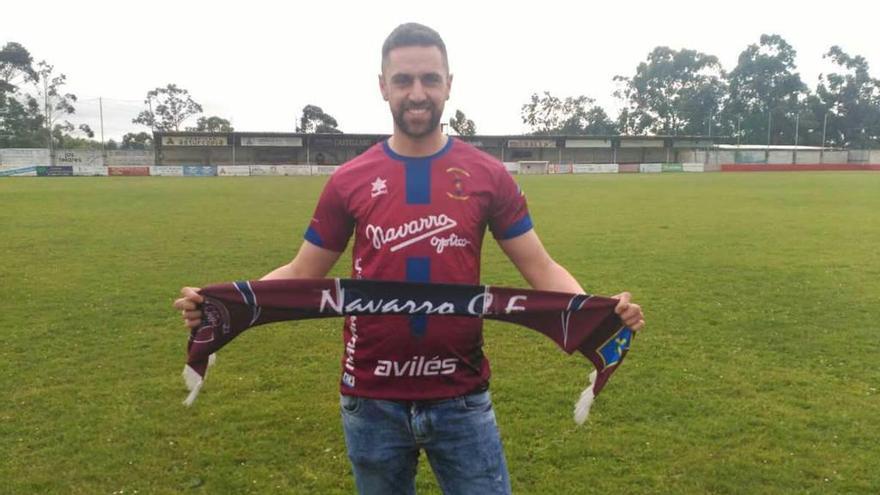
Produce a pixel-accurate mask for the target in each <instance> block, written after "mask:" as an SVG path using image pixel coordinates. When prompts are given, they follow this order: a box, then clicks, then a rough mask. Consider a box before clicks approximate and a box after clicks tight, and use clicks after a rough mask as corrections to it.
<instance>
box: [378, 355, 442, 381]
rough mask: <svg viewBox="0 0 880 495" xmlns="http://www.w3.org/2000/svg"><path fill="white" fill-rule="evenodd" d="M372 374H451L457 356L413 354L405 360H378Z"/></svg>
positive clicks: (394, 375) (398, 375) (397, 375)
mask: <svg viewBox="0 0 880 495" xmlns="http://www.w3.org/2000/svg"><path fill="white" fill-rule="evenodd" d="M377 363H378V364H377V365H376V369H375V370H373V374H374V375H376V376H393V377H400V376H437V375H451V374H453V373H455V370H456V369H458V358H446V359H440V356H434V357H432V358H427V357H425V356H413V357H412V359H407V360H406V361H386V360H382V359H380V360H378V361H377Z"/></svg>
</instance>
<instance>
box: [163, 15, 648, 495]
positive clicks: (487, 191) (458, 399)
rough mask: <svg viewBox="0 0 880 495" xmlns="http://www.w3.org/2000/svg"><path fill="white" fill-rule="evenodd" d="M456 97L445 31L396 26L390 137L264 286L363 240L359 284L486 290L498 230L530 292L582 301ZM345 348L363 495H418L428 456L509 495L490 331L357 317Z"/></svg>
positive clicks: (319, 266) (353, 168)
mask: <svg viewBox="0 0 880 495" xmlns="http://www.w3.org/2000/svg"><path fill="white" fill-rule="evenodd" d="M451 87H452V75H451V74H450V73H449V64H448V60H447V56H446V47H445V44H444V43H443V40H442V39H441V38H440V36H439V35H438V34H437V32H435V31H434V30H432V29H430V28H428V27H426V26H422V25H419V24H403V25H401V26H399V27H397V28H396V29H395V30H394V31H393V32H392V33H391V34H390V35H389V36H388V38H387V39H386V40H385V43H384V45H383V47H382V73H381V74H380V75H379V89H380V91H381V93H382V97H383V98H384V99H385V100H386V101H387V102H388V106H389V108H390V110H391V115H392V117H393V119H394V133H393V135H392V136H391V137H390V138H389V139H388V140H387V141H384V142H381V143H378V144H376V145H375V146H373V147H371V148H370V149H368V150H367V151H365V152H364V153H363V154H361V155H360V156H358V157H357V158H355V159H354V160H352V161H350V162H348V163H346V164H345V165H343V166H341V167H340V168H339V170H338V171H337V172H336V173H335V174H333V175H332V176H331V177H330V179H329V181H328V182H327V185H326V186H325V188H324V191H323V192H322V194H321V197H320V199H319V201H318V206H317V208H316V210H315V214H314V217H313V218H312V220H311V222H310V225H309V227H308V229H307V230H306V233H305V241H304V242H303V244H302V246H301V247H300V249H299V252H298V253H297V255H296V257H295V258H294V259H293V261H291V262H290V263H288V264H286V265H284V266H282V267H280V268H278V269H276V270H274V271H272V272H271V273H269V274H267V275H266V276H265V277H263V279H282V278H322V277H324V276H326V274H327V273H328V272H329V270H330V268H331V267H332V266H333V264H334V263H335V262H336V261H337V260H338V259H339V256H340V254H341V253H342V252H343V251H344V250H345V248H346V245H347V243H348V240H349V238H350V237H351V235H352V234H354V237H355V242H354V247H353V256H352V261H353V263H352V264H353V267H352V276H353V277H355V278H366V279H378V280H409V281H418V282H442V283H462V284H478V283H479V279H480V277H479V270H480V249H481V245H482V240H483V234H484V233H485V230H486V227H487V226H488V228H489V229H490V230H491V232H492V234H493V236H494V237H495V239H496V240H497V241H498V243H499V245H500V246H501V249H502V250H503V251H504V253H505V254H506V255H507V256H508V257H509V258H510V260H511V261H512V262H513V264H514V265H515V266H516V268H517V269H518V270H519V271H520V273H521V274H522V275H523V277H524V278H525V279H526V281H527V282H528V283H529V285H531V286H532V287H533V288H535V289H541V290H553V291H560V292H571V293H582V292H584V291H583V289H582V288H581V287H580V285H579V284H578V283H577V281H575V279H574V278H573V277H572V276H571V275H570V274H569V273H568V271H566V270H565V269H564V268H562V267H561V266H560V265H558V264H557V263H556V262H555V261H553V260H552V259H551V258H550V256H549V255H548V254H547V252H546V251H545V249H544V247H543V245H542V244H541V241H540V240H539V238H538V236H537V234H535V231H534V230H533V228H532V221H531V218H530V217H529V213H528V209H527V207H526V201H525V197H524V196H523V194H522V193H521V191H520V190H519V188H518V187H517V186H516V183H515V182H514V181H513V179H512V178H511V177H510V175H509V174H508V173H507V171H506V170H505V168H504V166H503V164H501V163H500V162H499V161H498V160H496V159H494V158H492V157H491V156H489V155H487V154H485V153H483V152H481V151H479V150H477V149H476V148H474V147H472V146H470V145H468V144H466V143H464V142H463V141H460V140H456V139H452V138H449V137H447V136H445V135H443V134H442V133H441V132H440V127H439V123H440V119H441V117H442V114H443V107H444V105H445V102H446V100H447V99H448V98H449V92H450V89H451ZM197 292H198V289H195V288H188V287H185V288H183V289H182V291H181V293H182V296H183V297H182V298H180V299H178V300H177V301H175V307H176V308H178V309H180V310H181V311H182V312H183V316H184V318H185V319H186V324H187V326H189V327H195V326H197V325H198V324H199V321H200V317H201V313H200V312H199V311H198V309H197V304H198V303H199V302H201V297H200V296H199V295H198V293H197ZM617 297H618V298H619V299H620V304H619V305H618V306H617V308H616V311H617V312H618V314H619V315H620V316H621V318H622V319H623V320H624V322H625V323H626V324H627V325H628V326H630V327H631V328H633V329H634V330H639V329H641V328H642V327H643V326H644V324H645V322H644V320H643V316H642V312H641V309H640V308H639V306H638V305H636V304H632V303H630V302H629V300H630V295H629V294H628V293H623V294H620V295H619V296H617ZM344 340H345V353H344V355H343V357H342V367H343V369H342V377H341V381H340V382H341V385H340V388H341V409H342V418H343V428H344V431H345V440H346V445H347V447H348V453H349V458H350V460H351V463H352V466H353V470H354V474H355V483H356V485H357V488H358V491H359V492H360V493H368V494H374V493H375V494H386V493H414V491H415V482H414V479H415V473H416V465H417V462H418V457H419V452H420V450H422V449H424V450H425V452H426V454H427V457H428V461H429V462H430V463H431V467H432V468H433V470H434V473H435V475H436V476H437V479H438V482H439V484H440V486H441V488H442V489H443V491H444V492H445V493H456V494H457V493H479V494H494V493H509V492H510V481H509V477H508V473H507V466H506V462H505V459H504V453H503V450H502V447H501V440H500V437H499V433H498V428H497V425H496V422H495V415H494V412H493V410H492V403H491V399H490V397H489V392H488V384H489V362H488V360H487V359H486V358H485V356H484V355H483V352H482V344H483V338H482V320H480V319H475V318H463V317H428V316H358V317H354V316H352V317H349V318H347V319H346V321H345V326H344ZM415 361H418V362H420V363H422V362H424V363H425V364H424V365H423V366H422V365H420V366H418V367H416V366H413V365H412V363H413V362H415Z"/></svg>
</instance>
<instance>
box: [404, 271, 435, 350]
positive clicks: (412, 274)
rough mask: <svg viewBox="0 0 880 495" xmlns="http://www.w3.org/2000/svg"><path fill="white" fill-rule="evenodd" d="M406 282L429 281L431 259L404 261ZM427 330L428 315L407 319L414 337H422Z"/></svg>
mask: <svg viewBox="0 0 880 495" xmlns="http://www.w3.org/2000/svg"><path fill="white" fill-rule="evenodd" d="M406 281H407V282H430V281H431V258H427V257H409V258H407V259H406ZM426 330H428V315H415V316H410V317H409V331H410V333H411V334H413V335H414V336H416V337H423V336H424V335H425V331H426Z"/></svg>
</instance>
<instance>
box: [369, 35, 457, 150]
mask: <svg viewBox="0 0 880 495" xmlns="http://www.w3.org/2000/svg"><path fill="white" fill-rule="evenodd" d="M451 87H452V76H451V75H450V74H449V70H448V69H447V67H446V64H444V63H443V54H442V53H441V52H440V49H439V48H437V47H436V46H405V47H400V48H395V49H393V50H391V51H390V52H389V53H388V57H387V58H386V60H385V64H384V66H383V67H382V74H381V75H380V76H379V88H380V89H381V90H382V96H383V97H384V98H385V100H386V101H387V102H388V106H389V107H390V108H391V115H392V116H393V117H394V123H395V125H396V127H397V129H398V130H400V131H401V132H402V133H403V134H406V135H407V136H409V137H411V138H414V139H418V138H422V137H425V136H427V135H429V134H431V133H432V132H434V131H435V130H436V129H437V126H439V125H440V119H441V118H442V117H443V106H444V105H445V104H446V100H448V99H449V90H450V89H451Z"/></svg>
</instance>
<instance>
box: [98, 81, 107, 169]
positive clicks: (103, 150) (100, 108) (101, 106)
mask: <svg viewBox="0 0 880 495" xmlns="http://www.w3.org/2000/svg"><path fill="white" fill-rule="evenodd" d="M98 113H99V114H100V115H101V154H102V155H104V156H103V158H104V163H105V164H106V162H107V148H106V147H105V146H104V100H103V98H102V97H100V96H99V97H98Z"/></svg>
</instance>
